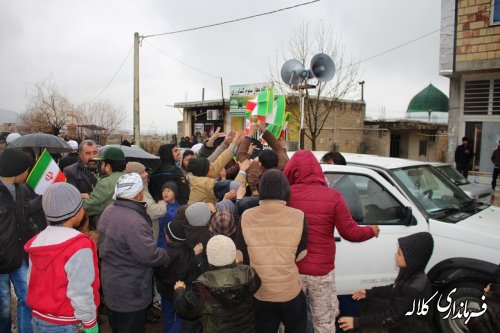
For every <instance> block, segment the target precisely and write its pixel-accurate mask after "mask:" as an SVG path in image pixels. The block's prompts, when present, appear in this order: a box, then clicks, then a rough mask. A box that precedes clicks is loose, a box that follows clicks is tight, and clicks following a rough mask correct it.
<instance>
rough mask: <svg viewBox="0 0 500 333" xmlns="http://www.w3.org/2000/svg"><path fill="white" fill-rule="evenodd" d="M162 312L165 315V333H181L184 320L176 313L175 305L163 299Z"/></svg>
mask: <svg viewBox="0 0 500 333" xmlns="http://www.w3.org/2000/svg"><path fill="white" fill-rule="evenodd" d="M161 310H162V314H163V333H181V331H182V318H181V317H179V315H178V314H177V313H176V312H175V305H174V303H173V302H172V301H171V300H169V299H167V298H162V299H161Z"/></svg>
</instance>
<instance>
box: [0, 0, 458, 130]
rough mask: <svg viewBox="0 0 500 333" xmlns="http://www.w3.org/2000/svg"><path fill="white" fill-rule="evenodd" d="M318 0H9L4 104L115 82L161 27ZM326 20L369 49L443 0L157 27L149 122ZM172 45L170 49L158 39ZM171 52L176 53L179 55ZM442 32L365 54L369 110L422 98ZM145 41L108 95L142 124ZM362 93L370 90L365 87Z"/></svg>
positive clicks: (264, 67)
mask: <svg viewBox="0 0 500 333" xmlns="http://www.w3.org/2000/svg"><path fill="white" fill-rule="evenodd" d="M301 2H306V0H296V1H290V0H274V1H264V0H253V1H229V0H217V1H199V0H183V1H164V0H163V1H161V0H153V1H131V0H122V1H117V0H115V1H112V0H109V1H97V0H87V1H76V0H65V1H63V0H58V1H56V0H52V1H51V0H46V1H35V0H31V1H28V0H3V1H2V2H1V3H0V43H1V45H2V51H1V52H0V73H1V76H0V109H7V110H12V111H16V112H22V111H24V110H25V107H26V104H27V102H28V99H29V95H30V93H31V91H32V84H33V83H35V82H40V81H43V80H46V79H49V80H50V81H52V82H53V83H55V84H56V85H57V86H58V88H59V89H60V90H61V91H62V92H63V93H64V94H65V95H66V96H68V97H69V98H70V100H71V101H72V102H74V103H76V104H78V103H83V102H85V101H88V100H90V99H93V98H94V97H95V96H96V95H98V94H99V92H100V91H102V90H103V88H104V87H105V86H106V85H107V84H108V82H109V81H110V80H111V78H112V76H113V74H115V72H116V71H117V69H118V68H119V66H120V64H121V63H122V61H123V60H124V59H125V57H126V55H127V53H128V52H129V50H130V49H131V47H132V45H133V35H134V32H136V31H137V32H139V33H140V34H141V35H150V34H156V33H163V32H169V31H175V30H179V29H185V28H190V27H195V26H201V25H206V24H211V23H216V22H220V21H225V20H231V19H235V18H239V17H244V16H249V15H253V14H258V13H262V12H266V11H271V10H275V9H279V8H282V7H287V6H290V5H293V4H298V3H301ZM320 20H322V21H323V22H324V23H325V25H327V26H330V27H331V28H332V29H333V31H334V32H335V34H336V35H337V38H338V39H340V40H341V42H342V44H343V46H344V49H345V54H346V55H347V56H352V57H353V58H354V59H358V60H362V59H366V58H369V57H371V56H373V55H376V54H378V53H380V52H382V51H385V50H388V49H390V48H392V47H394V46H397V45H400V44H402V43H405V42H407V41H410V40H412V39H415V38H417V37H419V36H421V35H424V34H426V33H428V32H431V31H433V30H436V29H439V28H440V1H436V0H420V1H410V0H399V1H394V0H392V1H391V0H380V1H373V0H349V1H347V0H343V1H340V0H323V1H321V2H317V3H314V4H311V5H308V6H303V7H299V8H295V9H291V10H288V11H284V12H280V13H277V14H273V15H268V16H264V17H259V18H255V19H251V20H246V21H241V22H237V23H232V24H228V25H224V26H218V27H214V28H207V29H204V30H198V31H192V32H186V33H181V34H176V35H169V36H160V37H154V38H147V39H146V40H145V41H144V43H143V46H142V47H141V48H140V93H141V96H140V98H141V131H142V132H148V131H156V132H158V133H159V134H164V133H165V132H167V131H169V132H172V131H174V130H175V129H176V122H177V121H178V120H180V119H181V116H180V113H179V111H178V110H177V109H174V108H169V107H167V106H166V105H173V104H174V103H176V102H183V101H186V100H187V101H193V100H200V99H201V91H202V88H203V87H204V88H205V99H217V98H220V97H221V93H220V80H219V79H216V78H213V77H210V76H207V75H204V74H201V73H199V72H197V71H194V70H192V69H190V68H189V67H186V66H184V65H182V64H180V63H178V62H176V61H174V60H173V59H172V58H170V57H174V58H177V59H180V60H182V61H183V62H184V63H186V64H189V65H191V66H193V67H196V68H198V69H200V70H202V71H205V72H208V73H210V74H212V75H215V76H222V77H223V80H224V95H225V97H228V95H229V85H231V84H243V83H258V82H264V81H265V80H266V78H267V77H269V73H268V72H269V65H268V64H269V62H273V61H274V59H275V55H276V52H278V53H280V52H281V50H282V49H286V48H287V46H288V42H289V40H290V39H291V36H292V35H293V33H294V29H298V28H299V27H300V26H301V25H302V24H303V22H310V23H311V24H312V25H313V26H314V25H315V24H316V23H317V22H318V21H320ZM158 49H159V50H161V52H159V51H158ZM165 54H167V55H169V56H170V57H169V56H167V55H165ZM438 61H439V32H436V33H434V34H432V35H430V36H428V37H426V38H423V39H421V40H419V41H417V42H415V43H412V44H410V45H407V46H405V47H403V48H400V49H398V50H396V51H393V52H390V53H388V54H385V55H382V56H380V57H377V58H375V59H372V60H369V61H365V62H363V63H362V64H361V65H360V72H361V77H360V79H361V80H364V81H365V82H366V84H365V101H366V103H367V116H370V117H375V118H377V117H379V116H380V115H381V114H382V112H381V109H382V108H385V117H386V118H394V117H398V116H403V115H404V112H405V111H406V108H407V106H408V103H409V102H410V100H411V98H412V97H413V96H414V95H415V94H416V93H418V92H419V91H420V90H422V89H424V88H425V87H426V86H427V85H428V84H429V83H433V84H434V85H435V86H437V87H438V88H439V89H441V90H442V91H443V92H444V93H445V94H446V95H448V79H446V78H443V77H440V76H439V75H438ZM132 73H133V53H130V55H129V56H128V58H127V60H126V61H125V63H124V65H123V68H122V69H121V70H120V71H119V72H118V74H117V75H116V77H115V79H114V80H113V81H112V82H111V84H110V85H109V87H108V88H107V89H106V90H105V91H104V92H103V93H102V94H101V95H100V96H99V99H106V100H110V101H111V102H112V103H114V104H116V105H120V106H122V107H123V109H124V110H125V112H126V113H127V114H126V115H125V116H126V117H127V128H125V129H127V130H130V131H131V130H132V101H133V98H132V92H133V90H132V88H133V86H132V84H133V82H132V80H133V76H132ZM353 97H356V99H359V94H358V95H357V96H353Z"/></svg>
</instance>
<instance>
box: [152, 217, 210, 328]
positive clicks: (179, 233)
mask: <svg viewBox="0 0 500 333" xmlns="http://www.w3.org/2000/svg"><path fill="white" fill-rule="evenodd" d="M184 223H185V221H184V220H174V221H171V222H169V223H168V224H167V226H166V227H165V231H164V233H165V235H166V241H167V243H168V246H167V253H168V255H169V257H170V260H171V263H170V265H168V266H161V267H159V268H158V269H157V270H156V286H157V288H158V291H159V293H160V295H161V307H162V312H163V332H164V333H180V332H181V329H182V322H183V320H182V319H181V318H180V317H179V316H178V315H177V314H176V312H175V307H174V304H173V294H174V284H175V282H176V281H178V280H188V281H193V280H194V279H195V278H196V277H197V276H198V275H199V273H198V271H197V270H196V257H197V256H199V255H200V254H201V253H202V251H203V246H202V245H201V244H198V245H196V246H195V247H194V249H191V248H189V247H188V246H187V245H186V243H185V240H186V233H185V232H184ZM193 251H194V255H193ZM190 274H191V275H193V276H190Z"/></svg>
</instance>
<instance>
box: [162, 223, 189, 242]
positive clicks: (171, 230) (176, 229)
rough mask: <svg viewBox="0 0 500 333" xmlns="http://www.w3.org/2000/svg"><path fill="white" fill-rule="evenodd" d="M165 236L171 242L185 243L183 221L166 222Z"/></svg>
mask: <svg viewBox="0 0 500 333" xmlns="http://www.w3.org/2000/svg"><path fill="white" fill-rule="evenodd" d="M165 234H166V235H167V236H168V238H169V239H170V240H172V241H185V240H186V233H185V232H184V221H183V220H174V221H170V222H168V224H167V225H166V226H165Z"/></svg>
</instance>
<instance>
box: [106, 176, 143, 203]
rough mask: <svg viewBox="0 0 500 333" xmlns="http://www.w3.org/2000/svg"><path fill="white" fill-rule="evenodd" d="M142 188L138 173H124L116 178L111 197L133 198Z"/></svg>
mask: <svg viewBox="0 0 500 333" xmlns="http://www.w3.org/2000/svg"><path fill="white" fill-rule="evenodd" d="M142 188H143V184H142V178H141V176H139V174H137V173H135V172H132V173H126V174H124V175H122V176H120V178H118V182H117V183H116V186H115V195H114V196H113V199H115V200H116V199H133V198H134V197H135V196H136V195H137V194H138V193H139V192H141V191H142Z"/></svg>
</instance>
